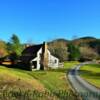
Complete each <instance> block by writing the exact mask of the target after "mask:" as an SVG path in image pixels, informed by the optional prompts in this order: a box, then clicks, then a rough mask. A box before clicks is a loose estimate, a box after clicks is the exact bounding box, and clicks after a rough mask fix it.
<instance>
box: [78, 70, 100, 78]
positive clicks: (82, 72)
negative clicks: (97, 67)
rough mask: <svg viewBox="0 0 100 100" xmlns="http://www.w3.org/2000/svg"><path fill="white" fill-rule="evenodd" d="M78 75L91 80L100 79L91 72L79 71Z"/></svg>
mask: <svg viewBox="0 0 100 100" xmlns="http://www.w3.org/2000/svg"><path fill="white" fill-rule="evenodd" d="M79 75H83V76H85V77H87V78H91V79H100V73H94V72H93V71H86V70H80V71H79Z"/></svg>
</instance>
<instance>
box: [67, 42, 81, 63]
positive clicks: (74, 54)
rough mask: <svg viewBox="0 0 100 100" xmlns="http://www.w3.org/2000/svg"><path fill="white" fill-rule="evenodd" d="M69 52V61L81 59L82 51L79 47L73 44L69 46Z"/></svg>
mask: <svg viewBox="0 0 100 100" xmlns="http://www.w3.org/2000/svg"><path fill="white" fill-rule="evenodd" d="M68 52H69V60H72V61H74V60H79V58H80V50H79V48H78V46H75V45H74V44H72V43H69V44H68Z"/></svg>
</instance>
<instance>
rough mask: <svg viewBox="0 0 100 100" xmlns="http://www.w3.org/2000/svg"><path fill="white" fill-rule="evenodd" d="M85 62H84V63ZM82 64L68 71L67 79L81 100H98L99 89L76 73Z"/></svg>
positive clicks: (99, 99)
mask: <svg viewBox="0 0 100 100" xmlns="http://www.w3.org/2000/svg"><path fill="white" fill-rule="evenodd" d="M84 64H85V63H84ZM84 64H80V65H77V66H75V67H74V68H72V69H71V70H70V71H69V74H68V79H69V81H70V83H71V85H72V87H73V88H74V90H75V91H76V92H77V93H78V95H79V96H81V97H82V99H83V100H100V89H98V88H96V87H94V86H92V85H90V84H89V83H88V82H86V81H85V80H83V79H82V78H81V77H80V76H79V75H78V70H79V69H80V67H81V66H83V65H84Z"/></svg>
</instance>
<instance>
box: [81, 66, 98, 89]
mask: <svg viewBox="0 0 100 100" xmlns="http://www.w3.org/2000/svg"><path fill="white" fill-rule="evenodd" d="M80 75H81V76H82V77H83V78H84V79H85V80H87V81H88V82H90V83H91V84H93V85H95V86H96V87H99V88H100V64H88V65H85V66H83V67H81V69H80Z"/></svg>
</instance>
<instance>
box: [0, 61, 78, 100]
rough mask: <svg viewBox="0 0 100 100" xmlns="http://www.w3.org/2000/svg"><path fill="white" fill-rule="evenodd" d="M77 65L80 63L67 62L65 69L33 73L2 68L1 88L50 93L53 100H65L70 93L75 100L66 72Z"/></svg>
mask: <svg viewBox="0 0 100 100" xmlns="http://www.w3.org/2000/svg"><path fill="white" fill-rule="evenodd" d="M76 64H78V62H65V63H64V68H59V69H54V70H48V71H32V72H30V71H25V70H20V69H13V68H6V67H4V66H0V88H1V89H5V88H6V90H7V89H9V88H10V89H13V90H14V89H17V88H21V89H22V90H24V89H26V90H27V89H29V90H38V91H49V92H50V93H51V94H53V95H54V96H53V99H52V100H55V99H54V98H56V99H58V100H61V99H64V98H66V96H67V95H68V93H69V94H70V96H69V100H70V99H71V100H75V98H76V96H75V94H73V92H72V91H71V89H70V87H69V83H68V80H67V77H66V72H68V70H69V69H70V68H71V67H73V66H74V65H76ZM60 92H62V93H60ZM65 93H66V95H65ZM47 97H48V100H49V99H50V100H51V97H50V96H48V95H47ZM46 99H47V98H46ZM46 99H43V100H46ZM67 99H68V98H67ZM14 100H17V99H14ZM30 100H32V99H30ZM36 100H38V99H36Z"/></svg>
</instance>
